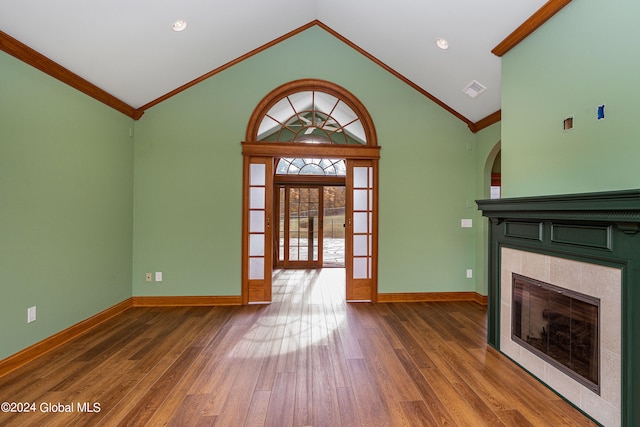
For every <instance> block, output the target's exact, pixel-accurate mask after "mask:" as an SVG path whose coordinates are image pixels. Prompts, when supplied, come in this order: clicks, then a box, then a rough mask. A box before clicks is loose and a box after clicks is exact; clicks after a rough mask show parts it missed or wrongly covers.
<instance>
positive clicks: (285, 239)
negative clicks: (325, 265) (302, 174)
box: [277, 185, 322, 268]
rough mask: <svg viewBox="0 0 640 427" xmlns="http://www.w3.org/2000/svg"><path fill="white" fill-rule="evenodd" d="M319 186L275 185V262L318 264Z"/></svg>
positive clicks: (286, 265)
mask: <svg viewBox="0 0 640 427" xmlns="http://www.w3.org/2000/svg"><path fill="white" fill-rule="evenodd" d="M321 196H322V187H319V186H317V187H299V186H288V185H287V186H281V187H279V189H278V198H279V200H278V205H279V211H280V214H279V224H278V226H279V228H280V230H279V237H280V239H279V247H278V261H277V265H278V266H281V267H285V268H287V267H289V268H319V267H321V266H322V239H321V236H322V216H321V214H322V197H321Z"/></svg>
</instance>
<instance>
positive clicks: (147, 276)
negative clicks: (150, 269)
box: [146, 273, 151, 282]
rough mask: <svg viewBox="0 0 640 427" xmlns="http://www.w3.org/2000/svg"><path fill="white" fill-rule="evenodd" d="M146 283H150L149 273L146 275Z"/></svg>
mask: <svg viewBox="0 0 640 427" xmlns="http://www.w3.org/2000/svg"><path fill="white" fill-rule="evenodd" d="M146 281H147V282H150V281H151V273H147V275H146Z"/></svg>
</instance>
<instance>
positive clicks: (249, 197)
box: [242, 156, 273, 304]
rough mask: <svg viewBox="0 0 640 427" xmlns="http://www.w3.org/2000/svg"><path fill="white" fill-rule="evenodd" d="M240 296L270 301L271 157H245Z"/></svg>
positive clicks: (246, 299) (271, 259)
mask: <svg viewBox="0 0 640 427" xmlns="http://www.w3.org/2000/svg"><path fill="white" fill-rule="evenodd" d="M243 168H244V186H243V202H242V203H243V221H242V223H243V245H242V252H243V255H242V263H243V265H242V287H243V288H242V299H243V303H244V304H248V303H257V302H270V301H271V274H272V271H273V258H272V256H273V255H272V251H271V247H272V239H273V232H272V222H273V159H272V158H271V157H253V156H251V157H249V156H245V157H244V167H243Z"/></svg>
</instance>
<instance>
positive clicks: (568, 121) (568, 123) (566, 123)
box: [562, 116, 573, 132]
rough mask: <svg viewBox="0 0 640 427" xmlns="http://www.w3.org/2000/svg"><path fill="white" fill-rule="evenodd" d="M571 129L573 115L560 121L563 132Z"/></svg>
mask: <svg viewBox="0 0 640 427" xmlns="http://www.w3.org/2000/svg"><path fill="white" fill-rule="evenodd" d="M571 129H573V116H569V117H567V118H566V119H564V122H562V130H564V131H565V132H566V131H568V130H571Z"/></svg>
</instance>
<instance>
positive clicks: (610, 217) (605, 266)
mask: <svg viewBox="0 0 640 427" xmlns="http://www.w3.org/2000/svg"><path fill="white" fill-rule="evenodd" d="M477 204H478V207H479V209H480V210H481V211H482V214H483V216H486V217H488V218H489V257H488V258H489V269H488V270H489V289H488V293H489V295H488V300H489V312H488V337H487V340H488V343H489V344H490V345H491V346H493V347H494V348H496V349H497V350H499V351H500V352H502V353H503V354H505V355H506V356H508V357H509V358H511V359H512V360H513V361H515V362H516V363H518V364H519V365H520V366H521V367H522V368H523V369H525V370H527V371H528V372H529V373H530V374H531V375H533V376H535V377H536V378H538V379H539V380H540V381H541V382H543V383H545V384H546V385H547V386H548V387H549V388H551V389H553V390H554V391H555V392H556V393H558V394H559V395H560V396H562V397H563V398H564V399H565V400H567V401H568V402H570V403H571V404H573V405H574V406H575V407H577V408H578V409H580V410H581V411H583V412H584V413H585V414H587V415H588V416H589V417H591V418H592V419H594V420H595V421H597V422H598V423H600V424H602V425H605V426H634V425H638V424H640V405H637V404H634V403H635V402H638V401H640V334H639V333H638V332H637V331H640V190H628V191H615V192H605V193H588V194H571V195H558V196H542V197H522V198H511V199H496V200H479V201H477ZM513 273H515V274H520V275H523V276H527V277H530V278H533V279H536V280H539V281H543V282H546V283H551V284H553V285H555V286H559V287H561V288H564V289H569V290H573V291H576V292H580V293H583V294H587V295H591V296H593V297H596V298H598V299H600V304H601V308H600V337H601V339H600V355H599V356H600V357H599V363H600V384H601V385H600V387H601V389H600V393H599V394H598V393H595V392H593V391H591V390H589V389H588V388H586V387H584V386H583V385H581V384H580V383H578V382H577V381H575V380H573V379H572V378H570V377H569V376H567V375H566V374H564V373H562V372H560V371H559V370H557V369H556V368H555V367H554V366H552V365H550V364H549V363H547V362H545V361H544V360H542V359H541V358H539V357H538V356H536V355H535V354H534V353H532V352H530V351H529V350H527V349H525V348H524V347H522V346H520V345H518V344H516V343H515V342H514V341H513V340H512V338H511V315H512V313H511V280H512V274H513Z"/></svg>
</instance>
